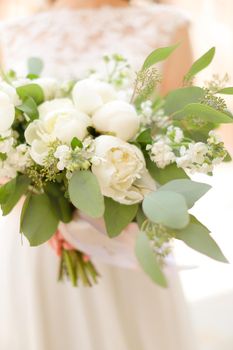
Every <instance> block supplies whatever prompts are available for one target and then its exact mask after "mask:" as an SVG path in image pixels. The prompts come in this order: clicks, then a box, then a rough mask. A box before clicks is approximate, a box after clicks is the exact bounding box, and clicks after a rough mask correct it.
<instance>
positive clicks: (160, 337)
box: [0, 5, 195, 350]
mask: <svg viewBox="0 0 233 350" xmlns="http://www.w3.org/2000/svg"><path fill="white" fill-rule="evenodd" d="M187 23H188V19H187V17H186V16H185V15H184V14H183V13H182V12H180V11H179V10H176V8H170V7H166V6H157V5H155V6H150V7H147V8H142V7H138V8H137V7H129V8H124V9H123V8H119V9H116V8H114V9H113V8H110V7H106V8H100V9H95V10H94V9H93V10H90V9H89V10H79V11H73V10H72V11H71V10H59V11H53V12H49V13H43V14H40V15H36V16H34V17H31V18H28V19H24V20H21V21H18V22H16V23H15V22H14V23H11V24H4V25H2V27H1V29H0V31H1V37H0V39H1V47H2V51H3V56H4V59H5V65H6V67H7V68H13V69H15V70H17V71H18V72H23V71H24V69H25V62H26V59H27V58H28V57H30V56H40V57H41V58H42V59H43V60H44V62H45V71H44V74H47V75H50V76H54V75H55V76H57V77H60V78H65V77H71V76H77V75H80V73H81V72H83V71H84V70H85V69H86V68H89V67H92V66H93V64H98V62H99V61H100V59H101V57H102V56H103V54H105V53H112V52H114V53H116V52H117V53H121V54H123V55H125V56H126V57H128V58H129V60H130V61H131V63H132V64H133V65H134V66H135V67H138V66H139V65H140V64H142V61H143V59H144V58H145V56H146V55H147V54H148V53H150V51H152V49H154V48H155V47H159V46H166V45H169V44H170V41H171V37H172V35H173V33H174V32H175V31H176V30H177V29H178V28H179V27H180V26H185V25H187ZM20 205H21V204H19V205H18V207H16V208H15V210H14V211H13V213H12V214H10V215H9V216H8V217H5V218H2V219H1V220H0V310H1V312H0V349H1V350H64V349H67V350H76V349H80V350H110V349H111V350H191V349H195V347H194V345H193V339H191V335H192V333H191V331H190V328H191V327H190V324H189V320H188V315H187V312H186V307H185V303H184V299H183V295H182V291H181V288H180V285H179V281H178V277H177V274H176V271H175V268H170V269H168V272H167V274H168V279H169V284H170V288H169V289H167V290H163V289H161V288H160V287H158V286H156V285H154V284H153V283H152V282H151V281H150V280H149V279H148V278H147V277H146V276H145V275H144V273H142V272H139V271H133V270H127V269H120V268H116V267H110V266H108V265H103V264H99V265H98V270H99V271H100V273H101V275H102V278H101V279H100V282H99V284H98V285H97V286H95V287H93V288H91V289H88V288H84V287H79V288H78V289H75V288H73V287H71V286H70V285H68V284H64V285H62V284H59V283H57V282H56V273H57V258H56V257H55V255H54V253H53V252H52V251H51V250H50V248H49V247H48V246H47V245H43V246H41V247H38V248H29V247H28V244H27V242H26V240H24V243H23V245H22V244H21V238H20V235H19V233H18V224H19V206H20Z"/></svg>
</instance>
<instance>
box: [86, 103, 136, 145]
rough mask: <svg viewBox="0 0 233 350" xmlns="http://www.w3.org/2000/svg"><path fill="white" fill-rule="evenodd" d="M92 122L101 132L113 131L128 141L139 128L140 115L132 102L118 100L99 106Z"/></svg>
mask: <svg viewBox="0 0 233 350" xmlns="http://www.w3.org/2000/svg"><path fill="white" fill-rule="evenodd" d="M92 123H93V126H94V127H95V129H96V130H97V131H99V132H100V133H102V134H107V133H108V134H109V133H111V134H114V135H115V136H117V137H119V138H120V139H122V140H124V141H128V140H130V139H132V138H133V137H134V136H135V135H136V133H137V132H138V130H139V126H140V117H139V115H138V114H137V112H136V110H135V108H134V107H133V106H132V105H131V104H129V103H127V102H124V101H119V100H116V101H111V102H108V103H106V104H105V105H104V106H103V107H101V108H99V109H98V110H97V111H96V113H95V114H94V115H93V117H92Z"/></svg>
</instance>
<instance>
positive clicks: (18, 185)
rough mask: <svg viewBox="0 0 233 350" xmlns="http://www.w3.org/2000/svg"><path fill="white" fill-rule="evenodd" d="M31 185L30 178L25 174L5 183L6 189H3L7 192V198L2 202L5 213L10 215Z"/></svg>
mask: <svg viewBox="0 0 233 350" xmlns="http://www.w3.org/2000/svg"><path fill="white" fill-rule="evenodd" d="M29 185H30V179H29V178H28V177H27V176H25V175H19V176H17V178H16V179H13V180H12V181H10V183H9V182H8V183H7V184H6V185H4V186H6V187H5V190H3V192H5V198H4V199H5V200H4V201H3V202H2V203H1V204H2V205H1V208H2V213H3V215H8V214H9V213H10V212H11V211H12V209H13V208H14V207H15V206H16V204H17V203H18V201H19V200H20V198H21V197H22V196H23V195H24V194H25V193H26V192H27V190H28V186H29ZM6 193H7V194H6ZM3 197H4V195H3Z"/></svg>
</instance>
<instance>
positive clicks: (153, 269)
mask: <svg viewBox="0 0 233 350" xmlns="http://www.w3.org/2000/svg"><path fill="white" fill-rule="evenodd" d="M135 252H136V256H137V259H138V261H139V263H140V265H141V267H142V269H143V270H144V272H145V273H146V274H147V275H148V276H149V277H150V278H151V279H152V280H153V281H154V282H155V283H157V284H158V285H160V286H161V287H167V281H166V278H165V276H164V274H163V272H162V270H161V268H160V266H159V263H158V261H157V259H156V255H155V253H154V252H153V250H152V248H151V245H150V241H149V239H148V238H147V236H146V234H145V233H144V232H140V233H139V234H138V236H137V240H136V247H135Z"/></svg>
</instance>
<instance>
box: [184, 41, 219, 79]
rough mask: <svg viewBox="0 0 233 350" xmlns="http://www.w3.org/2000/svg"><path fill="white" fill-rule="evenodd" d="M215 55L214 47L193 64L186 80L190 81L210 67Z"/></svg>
mask: <svg viewBox="0 0 233 350" xmlns="http://www.w3.org/2000/svg"><path fill="white" fill-rule="evenodd" d="M214 55H215V47H212V48H211V49H210V50H209V51H207V52H206V53H205V54H204V55H203V56H201V57H200V58H199V59H198V60H197V61H195V62H194V63H193V65H192V66H191V68H190V69H189V71H188V73H187V74H186V75H185V77H184V80H185V81H189V80H190V79H192V78H193V77H194V76H195V75H196V74H197V73H199V72H200V71H202V70H203V69H205V68H206V67H208V65H209V64H210V63H211V62H212V60H213V58H214Z"/></svg>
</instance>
